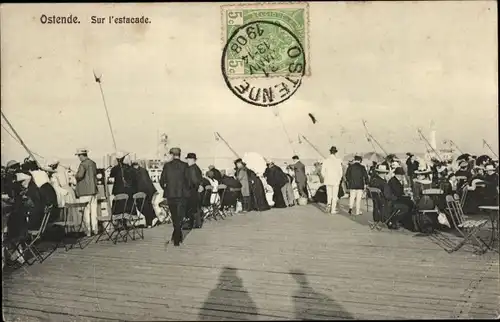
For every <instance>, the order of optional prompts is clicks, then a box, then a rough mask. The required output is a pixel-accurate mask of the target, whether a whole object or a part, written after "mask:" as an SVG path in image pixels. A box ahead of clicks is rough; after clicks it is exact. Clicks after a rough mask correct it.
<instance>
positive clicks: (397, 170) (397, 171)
mask: <svg viewBox="0 0 500 322" xmlns="http://www.w3.org/2000/svg"><path fill="white" fill-rule="evenodd" d="M394 174H397V175H401V176H404V175H405V170H403V168H401V167H398V168H396V169H395V170H394Z"/></svg>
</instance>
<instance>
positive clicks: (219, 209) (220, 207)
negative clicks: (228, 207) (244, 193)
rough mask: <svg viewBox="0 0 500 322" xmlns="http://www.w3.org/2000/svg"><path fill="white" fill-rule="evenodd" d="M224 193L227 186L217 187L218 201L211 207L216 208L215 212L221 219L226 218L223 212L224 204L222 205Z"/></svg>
mask: <svg viewBox="0 0 500 322" xmlns="http://www.w3.org/2000/svg"><path fill="white" fill-rule="evenodd" d="M226 191H227V186H226V185H225V184H220V185H218V186H217V192H218V194H219V200H217V201H216V203H215V204H214V205H213V206H214V208H216V209H215V211H216V213H217V214H218V215H219V216H220V217H221V218H225V217H226V212H225V211H224V204H223V201H224V198H225V196H226Z"/></svg>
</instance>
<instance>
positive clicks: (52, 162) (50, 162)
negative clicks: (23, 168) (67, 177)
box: [47, 159, 59, 167]
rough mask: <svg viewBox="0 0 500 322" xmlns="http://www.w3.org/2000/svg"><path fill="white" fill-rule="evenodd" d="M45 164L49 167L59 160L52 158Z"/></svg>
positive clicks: (57, 163) (56, 163)
mask: <svg viewBox="0 0 500 322" xmlns="http://www.w3.org/2000/svg"><path fill="white" fill-rule="evenodd" d="M47 165H48V166H49V167H50V166H52V165H59V160H57V159H54V160H52V161H49V162H48V163H47Z"/></svg>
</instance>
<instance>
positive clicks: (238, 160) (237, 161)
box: [234, 158, 243, 164]
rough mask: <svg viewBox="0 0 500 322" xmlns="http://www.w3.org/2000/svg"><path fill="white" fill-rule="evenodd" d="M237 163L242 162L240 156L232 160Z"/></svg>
mask: <svg viewBox="0 0 500 322" xmlns="http://www.w3.org/2000/svg"><path fill="white" fill-rule="evenodd" d="M238 163H243V160H242V159H241V158H238V159H236V160H234V164H238Z"/></svg>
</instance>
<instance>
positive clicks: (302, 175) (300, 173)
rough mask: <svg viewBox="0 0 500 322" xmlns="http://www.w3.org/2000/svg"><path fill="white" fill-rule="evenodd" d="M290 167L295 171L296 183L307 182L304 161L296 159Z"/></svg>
mask: <svg viewBox="0 0 500 322" xmlns="http://www.w3.org/2000/svg"><path fill="white" fill-rule="evenodd" d="M292 167H293V171H294V173H295V182H297V185H299V184H302V183H305V182H307V176H306V166H305V165H304V163H302V162H300V161H297V162H296V163H295V164H294V165H292Z"/></svg>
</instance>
